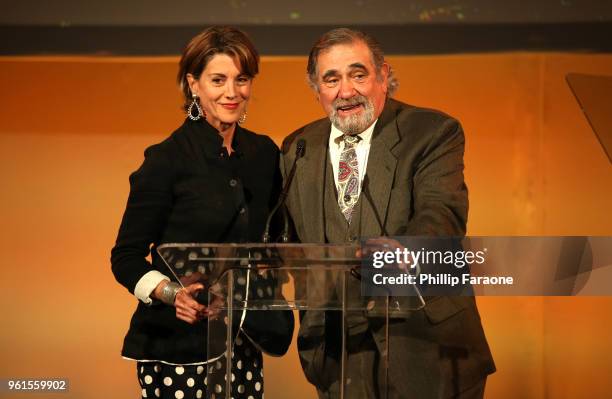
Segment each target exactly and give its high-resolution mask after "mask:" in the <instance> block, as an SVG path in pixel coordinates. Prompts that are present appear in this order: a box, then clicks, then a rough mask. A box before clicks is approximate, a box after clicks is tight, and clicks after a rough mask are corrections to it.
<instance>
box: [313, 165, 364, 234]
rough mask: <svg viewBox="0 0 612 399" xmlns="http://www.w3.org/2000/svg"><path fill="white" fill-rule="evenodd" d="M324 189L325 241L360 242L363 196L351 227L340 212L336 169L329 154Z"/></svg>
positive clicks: (352, 219) (358, 203)
mask: <svg viewBox="0 0 612 399" xmlns="http://www.w3.org/2000/svg"><path fill="white" fill-rule="evenodd" d="M324 189H325V193H324V196H323V209H324V212H325V241H326V242H328V243H331V244H341V243H348V242H354V241H357V240H359V238H360V237H359V236H360V234H361V231H360V230H361V228H360V227H361V216H362V215H361V202H362V201H361V199H362V197H363V196H362V195H359V200H358V201H357V204H355V207H354V208H353V216H352V218H351V224H350V225H349V224H348V223H347V222H346V219H345V218H344V215H343V214H342V212H340V206H338V192H337V191H338V190H337V189H336V183H335V180H334V169H333V167H332V164H331V160H330V159H329V154H328V156H327V161H326V162H325V187H324Z"/></svg>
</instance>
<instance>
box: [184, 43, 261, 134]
mask: <svg viewBox="0 0 612 399" xmlns="http://www.w3.org/2000/svg"><path fill="white" fill-rule="evenodd" d="M187 80H188V82H189V87H190V88H191V92H192V93H193V94H195V95H197V96H198V97H199V98H200V105H201V106H202V109H203V110H204V112H205V113H206V120H207V121H208V123H210V124H211V125H212V126H214V127H215V128H217V129H218V130H224V129H223V126H222V125H230V124H233V123H235V122H236V121H238V119H240V117H241V116H242V115H243V114H244V113H245V112H246V106H247V102H248V100H249V96H250V95H251V83H252V78H250V77H249V76H247V75H245V74H244V73H242V72H241V70H240V65H239V64H237V63H236V61H235V60H234V59H233V58H232V57H230V56H229V55H227V54H216V55H214V56H213V58H212V59H211V60H210V61H209V62H208V64H207V65H206V68H204V71H202V74H201V75H200V79H197V80H196V79H194V77H193V75H191V74H187Z"/></svg>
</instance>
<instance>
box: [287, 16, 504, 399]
mask: <svg viewBox="0 0 612 399" xmlns="http://www.w3.org/2000/svg"><path fill="white" fill-rule="evenodd" d="M307 69H308V78H309V81H310V84H311V85H312V87H313V89H314V91H315V93H316V95H317V97H318V100H319V102H320V103H321V105H322V106H323V109H324V110H325V112H326V113H327V114H328V116H329V118H325V119H321V120H318V121H315V122H313V123H310V124H308V125H306V126H304V127H302V128H301V129H298V130H297V131H296V132H294V133H293V134H291V135H290V136H289V137H287V138H286V139H285V142H284V143H283V160H282V168H283V170H284V171H285V172H286V171H288V170H289V169H290V168H291V165H292V164H293V161H294V158H295V153H296V146H297V142H298V141H301V140H304V143H305V154H304V156H303V157H302V158H300V159H299V160H298V162H297V173H296V175H295V180H294V181H293V183H292V185H291V188H290V192H289V196H288V199H287V207H288V210H289V213H290V216H291V219H292V221H293V224H294V226H295V231H296V233H297V236H298V238H299V240H300V241H301V242H304V243H346V242H353V241H356V240H358V239H359V237H363V236H366V237H372V236H382V235H390V236H436V235H439V236H462V235H464V234H465V229H466V221H467V209H468V199H467V188H466V186H465V184H464V179H463V151H464V137H463V131H462V129H461V126H460V125H459V123H458V122H457V121H456V120H454V119H452V118H451V117H449V116H447V115H444V114H442V113H440V112H437V111H433V110H428V109H422V108H417V107H413V106H410V105H407V104H403V103H401V102H398V101H395V100H393V99H391V94H392V90H393V89H394V88H395V87H396V85H397V83H396V81H395V79H394V78H393V77H392V76H391V68H390V66H389V65H388V64H387V63H386V62H385V59H384V56H383V53H382V51H381V49H380V47H379V46H378V44H377V43H376V42H375V41H374V40H373V39H372V38H371V37H369V36H368V35H366V34H364V33H362V32H358V31H353V30H350V29H344V28H343V29H334V30H332V31H330V32H327V33H326V34H324V35H323V36H322V37H321V38H320V39H319V40H318V41H317V42H316V43H315V45H314V47H313V49H312V50H311V52H310V56H309V59H308V68H307ZM354 280H355V281H353V282H351V283H350V285H349V290H350V291H349V294H348V296H349V300H355V299H356V298H358V297H359V295H360V292H359V282H358V281H357V282H356V279H354ZM380 315H381V312H380V306H379V304H378V303H377V304H376V306H375V307H374V308H371V307H368V310H366V311H364V312H352V313H351V314H350V315H349V317H348V330H349V333H348V338H347V347H348V355H347V356H348V362H347V364H348V369H347V374H346V376H347V385H346V392H345V396H346V397H347V398H378V397H383V398H384V395H383V394H382V392H383V391H384V389H385V386H384V385H385V381H388V386H387V387H386V388H388V391H389V397H390V398H462V399H466V398H481V397H482V396H483V394H484V386H485V381H486V376H487V375H488V374H490V373H492V372H493V371H494V370H495V366H494V364H493V359H492V357H491V353H490V351H489V348H488V345H487V342H486V339H485V336H484V333H483V331H482V327H481V324H480V317H479V315H478V311H477V309H476V304H475V301H474V298H473V297H469V296H464V297H461V296H456V297H433V298H426V305H425V307H424V308H423V309H420V310H414V311H412V312H408V313H402V314H396V315H393V314H392V316H391V317H392V318H391V323H390V326H389V331H388V333H389V336H390V338H389V343H388V344H389V347H390V349H389V362H390V368H389V374H388V377H385V376H384V371H383V368H382V363H381V360H382V359H383V356H382V355H383V354H384V352H385V348H386V342H385V339H386V338H385V337H386V332H385V329H384V323H383V322H381V321H384V319H381V317H380ZM340 326H341V322H340V321H339V317H338V314H337V312H335V313H333V312H321V311H307V312H305V314H303V315H302V319H301V328H300V335H299V340H298V349H299V351H300V360H301V361H302V366H303V368H304V372H305V374H306V377H307V378H308V380H309V381H310V382H311V383H313V384H314V385H315V386H316V387H317V391H318V394H319V396H320V397H321V398H328V397H329V398H331V397H336V396H337V395H338V394H339V391H340V382H339V362H340V355H339V354H340V348H339V345H340V343H341V342H342V339H341V336H340V330H341V329H340Z"/></svg>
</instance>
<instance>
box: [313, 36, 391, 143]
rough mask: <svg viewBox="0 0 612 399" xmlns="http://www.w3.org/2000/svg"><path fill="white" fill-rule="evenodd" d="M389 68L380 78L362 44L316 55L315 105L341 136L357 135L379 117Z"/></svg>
mask: <svg viewBox="0 0 612 399" xmlns="http://www.w3.org/2000/svg"><path fill="white" fill-rule="evenodd" d="M388 71H389V67H388V65H387V64H384V65H383V66H382V68H381V71H380V76H377V74H376V67H375V66H374V62H373V60H372V55H371V53H370V49H369V48H368V47H367V45H366V44H365V43H363V42H362V41H355V42H353V43H349V44H338V45H335V46H333V47H330V48H329V49H327V50H326V51H324V52H322V53H321V54H319V58H318V60H317V87H318V91H319V93H318V97H319V102H320V103H321V105H322V106H323V109H324V110H325V112H326V113H327V115H329V119H330V120H331V122H332V123H333V124H334V126H336V128H338V129H339V130H340V131H341V132H343V133H345V134H350V135H354V134H359V133H361V132H363V131H364V130H366V129H367V128H368V127H369V126H370V125H371V124H372V123H374V121H375V120H376V118H378V116H379V115H380V114H381V112H382V109H383V107H384V105H385V98H386V94H387V77H388Z"/></svg>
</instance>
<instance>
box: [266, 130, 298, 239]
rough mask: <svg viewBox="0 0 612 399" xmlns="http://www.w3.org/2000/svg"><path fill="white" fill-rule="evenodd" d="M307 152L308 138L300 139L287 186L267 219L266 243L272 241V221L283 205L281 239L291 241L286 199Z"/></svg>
mask: <svg viewBox="0 0 612 399" xmlns="http://www.w3.org/2000/svg"><path fill="white" fill-rule="evenodd" d="M305 152H306V140H304V139H299V140H298V142H297V145H296V147H295V159H294V160H293V165H292V166H291V171H289V175H287V180H286V182H285V186H284V187H283V191H281V193H280V196H279V198H278V202H277V203H276V205H275V206H274V208H272V210H271V211H270V214H269V215H268V219H267V220H266V226H265V229H264V233H263V236H262V238H261V240H262V241H263V242H264V244H267V243H269V242H270V223H271V222H272V218H273V217H274V215H275V214H276V212H277V211H278V209H279V208H280V207H281V206H283V219H284V222H285V225H284V228H283V233H282V235H281V239H282V241H283V242H289V215H288V214H287V209H286V208H285V207H284V205H285V200H287V195H288V194H289V188H290V187H291V183H292V182H293V177H294V176H295V170H296V168H297V161H298V159H300V158H302V157H303V156H304V153H305Z"/></svg>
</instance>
